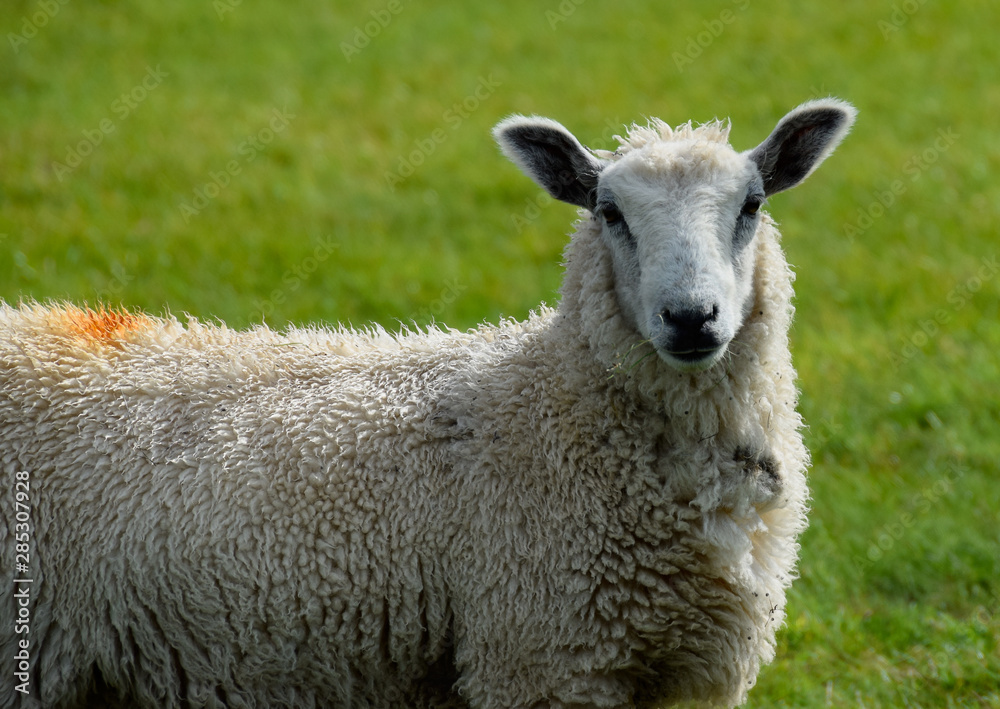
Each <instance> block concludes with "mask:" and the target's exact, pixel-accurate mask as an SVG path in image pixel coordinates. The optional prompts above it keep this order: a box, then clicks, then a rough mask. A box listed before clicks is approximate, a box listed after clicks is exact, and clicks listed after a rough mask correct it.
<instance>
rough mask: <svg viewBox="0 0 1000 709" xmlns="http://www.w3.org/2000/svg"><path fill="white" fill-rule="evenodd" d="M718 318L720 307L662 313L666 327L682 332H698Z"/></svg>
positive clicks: (665, 311)
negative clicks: (670, 326)
mask: <svg viewBox="0 0 1000 709" xmlns="http://www.w3.org/2000/svg"><path fill="white" fill-rule="evenodd" d="M718 317H719V306H718V305H713V306H712V307H711V308H704V309H695V308H689V309H685V310H664V311H663V312H661V313H660V319H661V320H662V321H663V324H664V325H672V326H673V327H675V328H676V329H677V330H678V331H680V332H698V331H699V330H701V328H702V326H703V325H704V324H705V323H708V322H711V321H713V320H715V319H716V318H718Z"/></svg>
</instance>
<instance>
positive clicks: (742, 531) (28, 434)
mask: <svg viewBox="0 0 1000 709" xmlns="http://www.w3.org/2000/svg"><path fill="white" fill-rule="evenodd" d="M686 137H690V136H686ZM600 239H601V234H600V229H599V226H598V224H597V220H596V218H594V217H592V216H591V215H590V214H589V213H587V212H584V213H583V215H582V218H581V220H580V222H579V223H578V226H577V230H576V233H575V234H574V235H573V237H572V240H571V242H570V244H569V245H568V247H567V249H566V254H565V265H566V274H565V280H564V285H563V288H562V298H561V302H560V304H559V306H558V308H557V309H549V308H541V309H540V310H539V311H538V312H536V313H533V314H532V315H531V316H530V317H529V319H528V320H527V321H525V322H513V321H505V322H503V323H501V324H499V325H497V326H485V325H484V326H482V327H480V328H478V329H475V330H472V331H469V332H465V333H460V332H457V331H453V330H449V331H443V330H430V331H426V332H421V331H405V332H403V333H400V334H398V335H390V334H388V333H386V332H385V331H383V330H380V329H373V330H370V331H366V332H357V331H352V330H347V329H337V330H327V329H321V328H315V329H292V330H289V331H287V332H284V333H278V332H274V331H272V330H270V329H268V328H266V327H259V328H256V329H254V330H250V331H247V332H238V331H233V330H230V329H228V328H226V327H224V326H217V325H208V324H204V323H200V322H197V321H195V320H191V321H189V322H188V323H187V324H186V325H182V324H181V323H179V322H178V321H177V320H176V319H174V318H156V317H151V316H147V315H141V314H131V313H127V312H124V311H108V310H103V309H99V310H97V311H92V310H84V309H80V308H75V307H72V306H68V305H51V306H45V305H39V304H35V303H28V304H23V305H21V306H19V307H11V306H8V305H5V304H0V475H2V479H3V481H4V483H5V486H6V489H13V488H14V485H13V481H14V479H15V475H16V474H17V473H19V472H27V473H28V474H29V475H30V480H31V524H32V537H31V558H32V564H33V565H34V567H33V572H34V585H33V586H32V599H31V606H30V612H31V618H32V626H31V636H30V642H31V646H30V647H31V658H30V665H31V668H30V676H31V683H32V688H33V692H34V694H33V698H35V699H37V700H39V701H40V702H41V704H42V705H43V706H53V707H77V706H87V705H88V703H90V704H92V705H97V703H98V702H101V703H103V705H106V706H113V705H115V703H116V702H120V703H121V704H122V705H129V706H139V707H182V706H185V707H189V706H190V707H223V706H228V707H297V708H300V707H321V706H323V707H400V706H408V707H420V706H424V707H432V706H435V707H437V706H440V707H466V706H468V707H528V706H535V705H536V704H537V705H541V703H543V702H544V703H546V704H545V705H546V706H589V707H622V706H636V707H651V706H654V705H656V706H659V705H661V704H662V703H665V702H670V701H678V700H685V699H696V700H701V701H708V702H713V703H720V704H727V705H732V704H737V703H739V702H741V701H743V699H744V698H745V697H746V693H747V691H748V690H749V688H750V687H751V686H752V685H753V683H754V681H755V678H756V676H757V673H758V670H759V668H760V665H761V664H762V663H766V662H768V661H770V660H771V659H772V657H773V654H774V645H775V641H774V634H775V630H776V629H777V628H778V627H779V626H780V625H781V623H782V621H783V612H784V604H785V596H784V593H785V589H786V588H787V587H788V586H789V584H790V582H791V580H792V577H793V575H794V567H795V561H796V556H797V551H798V547H797V542H796V538H797V536H798V534H799V533H800V532H801V531H802V529H803V528H804V526H805V513H806V501H807V492H806V485H805V475H804V471H805V469H806V465H807V459H808V455H807V452H806V450H805V448H804V446H803V444H802V439H801V436H800V433H799V429H800V427H801V421H800V418H799V416H798V414H797V413H796V411H795V406H796V399H797V392H796V389H795V385H794V380H795V373H794V370H793V369H792V366H791V362H790V355H789V352H788V342H787V331H788V326H789V322H790V318H791V315H792V307H791V304H790V300H791V295H792V288H791V281H792V274H791V272H790V270H789V269H788V267H787V265H786V262H785V259H784V257H783V254H782V253H781V249H780V246H779V243H778V233H777V230H776V229H775V227H774V225H773V223H772V222H771V220H770V219H769V218H768V217H767V216H766V215H765V216H764V217H763V219H762V221H761V224H760V227H759V228H758V231H757V235H756V238H755V241H754V243H753V247H752V248H754V249H755V253H756V256H755V272H754V282H753V287H754V302H753V309H752V311H751V313H750V315H749V317H748V319H747V321H746V322H745V323H744V324H743V326H742V328H741V329H740V330H739V332H738V333H737V335H736V337H735V339H734V340H733V341H732V342H731V343H730V347H729V351H728V353H727V354H726V356H725V358H724V359H723V360H722V361H721V362H720V363H718V364H717V365H715V366H713V367H711V368H709V369H707V370H704V371H697V372H680V371H678V370H676V369H673V368H671V367H668V366H666V365H665V364H664V363H663V361H662V360H661V359H660V358H659V357H657V356H655V355H654V356H644V355H646V354H648V351H647V350H648V346H647V345H646V344H645V343H643V342H641V341H640V340H639V337H638V335H637V333H636V332H635V330H634V328H633V327H631V326H630V325H629V324H628V323H627V322H626V320H625V318H624V317H623V315H622V313H621V309H620V307H619V303H618V300H617V298H618V296H617V295H616V292H615V285H614V273H613V264H612V260H611V256H610V254H609V252H608V250H607V249H606V248H605V247H603V246H602V244H601V241H600ZM8 509H9V508H8V507H5V508H4V510H5V511H4V516H3V523H2V524H0V545H2V546H4V547H5V548H10V546H11V544H12V541H11V540H12V539H13V536H14V534H15V526H14V519H13V517H12V516H10V515H9V514H8V512H7V510H8ZM10 564H11V557H10V555H9V554H5V555H3V556H2V557H0V571H2V575H3V578H4V579H8V580H9V579H11V578H13V576H14V571H13V569H12V567H11V566H10ZM12 592H13V591H12V585H11V584H10V583H5V584H4V585H3V590H2V591H0V596H2V597H3V598H2V603H0V628H3V630H2V631H0V633H2V634H0V670H2V672H3V674H4V676H5V677H9V676H11V674H12V673H13V671H14V668H13V667H12V665H11V663H12V662H13V660H12V659H11V658H13V656H14V654H15V649H16V643H17V641H18V639H19V638H18V637H17V636H14V635H12V634H11V633H10V628H12V627H13V621H14V618H13V615H12V614H13V613H14V612H15V604H14V601H13V598H12V597H11V594H12ZM18 698H19V697H18V695H17V694H16V693H15V690H14V689H12V688H11V686H10V685H9V684H7V683H5V684H4V685H3V687H2V689H0V705H3V706H12V705H15V704H16V701H17V699H18Z"/></svg>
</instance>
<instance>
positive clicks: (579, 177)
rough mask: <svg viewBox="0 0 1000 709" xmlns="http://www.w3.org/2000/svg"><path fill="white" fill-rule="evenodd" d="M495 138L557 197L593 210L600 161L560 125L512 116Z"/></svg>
mask: <svg viewBox="0 0 1000 709" xmlns="http://www.w3.org/2000/svg"><path fill="white" fill-rule="evenodd" d="M493 137H494V138H495V139H496V141H497V143H499V144H500V149H501V150H503V153H504V155H506V156H507V157H508V158H510V160H511V162H513V163H514V164H515V165H517V166H518V167H519V168H521V170H522V171H523V172H524V173H525V174H527V175H528V177H530V178H531V179H533V180H534V181H535V182H537V183H538V184H539V185H541V186H542V187H544V188H545V190H546V191H547V192H548V193H549V194H550V195H552V196H553V197H555V198H556V199H558V200H561V201H563V202H569V203H570V204H575V205H576V206H578V207H584V208H585V209H590V210H593V209H594V202H595V190H596V189H597V177H598V175H599V174H600V172H601V168H602V167H603V165H602V163H601V161H599V160H598V159H597V158H595V157H594V156H593V155H591V154H590V153H589V152H587V149H586V148H584V147H583V146H582V145H580V141H578V140H577V139H576V138H574V137H573V134H572V133H570V132H569V131H568V130H566V129H565V128H563V127H562V126H561V125H559V124H558V123H556V122H555V121H553V120H550V119H548V118H540V117H537V116H534V117H530V118H529V117H527V116H511V117H510V118H507V119H505V120H503V121H501V122H500V123H498V124H497V126H496V128H494V129H493Z"/></svg>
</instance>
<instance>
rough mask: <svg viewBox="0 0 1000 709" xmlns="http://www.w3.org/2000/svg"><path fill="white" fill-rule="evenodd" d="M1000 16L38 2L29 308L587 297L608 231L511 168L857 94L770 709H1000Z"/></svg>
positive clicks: (806, 371) (10, 75)
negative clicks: (596, 242) (591, 259)
mask: <svg viewBox="0 0 1000 709" xmlns="http://www.w3.org/2000/svg"><path fill="white" fill-rule="evenodd" d="M998 27H1000V7H998V6H997V5H996V4H995V3H991V2H987V1H986V0H980V1H978V2H975V1H969V2H964V3H954V4H949V3H940V2H934V1H931V0H903V1H899V0H896V1H895V2H883V1H875V2H872V1H869V0H864V1H862V0H847V1H845V2H842V3H838V4H835V5H831V4H828V3H815V2H808V3H801V2H791V1H786V2H767V3H764V2H753V1H752V0H708V1H706V2H700V3H693V2H689V3H671V4H666V3H652V2H645V3H635V4H633V5H629V6H627V7H626V6H621V5H618V4H609V3H598V2H593V1H590V2H584V0H561V1H557V0H552V2H550V3H546V2H527V1H519V2H513V1H512V2H499V3H468V4H457V3H455V4H447V5H446V4H443V3H442V4H433V5H427V4H424V3H417V2H411V1H409V0H370V1H365V2H352V3H329V2H325V3H315V2H304V1H302V0H292V1H289V2H284V3H276V2H269V3H265V2H254V1H252V0H213V1H209V0H201V1H200V2H195V1H194V0H178V1H177V2H173V3H159V2H153V1H152V0H130V1H127V2H125V1H123V2H112V1H111V0H105V1H104V2H98V1H96V0H95V1H94V2H65V4H60V1H59V0H33V1H23V0H6V1H5V3H4V11H3V13H2V19H0V29H2V31H3V36H4V38H5V40H6V41H5V42H4V43H2V44H0V126H2V129H0V297H2V298H3V299H5V300H7V301H8V302H17V301H18V300H20V299H22V298H33V299H39V300H50V299H55V300H63V299H65V300H71V301H76V302H88V303H91V304H93V303H96V302H98V301H101V302H107V303H111V304H122V305H125V306H127V307H129V308H138V309H143V310H146V311H149V312H152V313H162V312H165V311H170V312H173V313H176V314H182V313H190V314H192V315H195V316H197V317H199V318H203V319H215V318H219V319H222V320H225V321H226V322H227V323H229V324H230V325H233V326H237V327H246V326H249V325H250V324H252V323H259V322H261V320H266V322H267V323H268V324H270V325H272V326H276V327H282V326H284V325H286V324H287V323H289V322H296V323H299V322H331V323H332V322H343V323H350V324H354V325H362V324H365V323H367V322H369V321H377V322H380V323H382V324H384V325H385V326H387V327H389V328H390V329H392V328H395V327H397V326H398V323H399V322H400V321H402V322H410V321H413V320H416V321H417V322H420V323H422V324H426V323H427V322H430V321H431V320H432V319H433V320H436V321H438V322H444V323H447V324H449V325H452V326H455V327H460V328H466V327H470V326H473V325H475V324H476V323H478V322H481V321H483V320H495V319H496V318H497V317H499V316H500V315H506V316H514V317H518V318H521V317H524V316H525V315H526V314H527V313H528V311H529V309H531V308H533V307H535V306H536V305H537V304H538V303H539V302H540V301H547V302H549V303H553V302H555V301H556V300H557V293H556V291H557V289H558V285H559V281H560V275H561V274H560V267H559V260H560V254H561V250H562V248H563V245H564V243H565V241H566V234H567V233H568V232H569V230H570V224H571V221H572V220H573V218H574V210H573V208H572V207H569V206H567V205H562V204H557V203H554V202H552V201H551V200H548V199H545V198H543V197H542V196H541V195H540V192H539V190H538V189H537V188H536V187H535V186H533V185H532V184H531V183H530V182H529V180H528V179H527V178H525V177H523V176H522V175H520V174H519V173H518V172H517V170H516V169H515V168H514V167H513V166H512V165H510V164H508V163H507V162H506V161H505V160H504V159H503V158H502V157H501V156H500V155H499V152H498V151H497V150H496V149H495V147H494V146H493V144H492V141H491V139H490V136H489V129H490V127H491V126H492V125H493V124H494V123H496V122H497V121H498V120H499V119H500V118H502V117H503V116H505V115H507V114H509V113H511V112H515V111H516V112H522V113H538V114H542V115H546V116H550V117H553V118H555V119H557V120H559V121H561V122H563V123H564V124H565V125H566V126H567V127H569V128H570V129H571V130H572V131H574V132H575V133H576V135H577V136H578V137H579V138H580V139H581V140H582V141H583V142H584V143H585V144H587V145H589V146H590V147H595V148H596V147H609V146H611V145H612V144H613V141H612V135H613V134H614V133H616V132H621V131H622V130H623V126H624V124H626V123H631V122H633V121H640V122H641V121H644V120H645V118H646V117H648V116H658V117H660V118H663V119H664V120H666V121H668V122H670V123H673V124H677V123H681V122H684V121H686V120H688V119H694V120H695V121H699V122H701V121H706V120H709V119H711V118H714V117H731V118H732V120H733V126H734V127H733V131H732V142H733V144H734V146H735V147H737V148H738V149H745V148H750V147H753V146H754V145H756V144H757V143H758V142H759V141H760V140H762V139H763V138H764V137H765V136H766V135H767V134H768V133H769V132H770V130H771V128H772V127H773V125H774V124H775V122H776V121H777V120H778V119H779V118H780V117H781V116H782V115H784V113H785V112H786V111H788V110H789V109H791V108H792V107H794V106H796V105H797V104H799V103H800V102H802V101H804V100H806V99H809V98H812V97H817V96H826V95H836V96H840V97H843V98H846V99H848V100H850V101H852V102H853V103H855V104H856V105H857V106H858V108H859V109H860V111H861V114H860V118H859V122H858V124H857V126H856V128H855V130H854V132H853V134H852V135H851V136H850V137H849V138H848V139H847V141H846V142H845V143H844V144H843V145H842V146H841V148H840V150H839V151H838V152H837V153H836V154H835V155H834V156H833V157H832V158H831V159H830V160H829V161H828V162H827V163H826V164H824V166H823V167H822V168H821V169H820V170H819V172H817V173H816V174H815V175H814V176H812V177H811V178H810V179H809V180H808V181H807V182H806V183H805V184H804V185H802V186H800V187H799V188H797V189H796V190H794V191H792V192H790V193H787V194H782V195H779V196H777V197H775V198H773V199H772V200H771V202H770V205H769V210H770V211H771V213H772V214H773V215H774V216H775V217H776V218H777V219H778V221H779V222H780V223H781V224H782V231H783V233H784V235H785V248H786V251H787V253H788V255H789V260H790V261H791V262H792V264H793V265H794V266H795V268H796V270H797V272H798V274H799V278H798V281H797V291H798V297H797V308H798V310H797V318H796V323H795V327H794V332H793V347H794V353H795V359H796V363H797V366H798V368H799V372H800V375H801V388H802V391H803V396H802V410H803V413H804V415H805V417H806V420H807V421H808V422H809V423H810V425H811V427H810V429H809V431H808V433H807V440H808V443H809V446H810V449H811V450H812V453H813V457H814V467H813V469H812V472H811V478H810V479H811V487H812V491H813V498H814V499H813V514H812V521H811V527H810V529H809V531H808V532H807V533H806V535H805V536H804V538H803V543H802V547H803V549H802V563H801V578H800V580H799V581H798V582H797V584H796V585H795V586H794V588H793V590H792V593H791V596H790V600H789V607H788V623H787V627H786V629H785V630H784V631H783V632H782V633H781V634H780V642H781V647H780V648H779V653H778V659H777V660H776V661H775V663H774V664H772V665H771V666H770V667H768V668H766V669H765V670H764V671H763V673H762V675H761V679H760V683H759V685H758V686H757V688H755V689H754V690H753V692H752V693H751V698H750V701H749V706H751V707H819V706H834V707H840V706H845V707H846V706H850V707H855V706H857V707H987V706H988V707H997V706H1000V689H998V686H1000V659H998V652H1000V648H998V636H1000V551H998V550H1000V521H998V515H1000V481H998V472H1000V471H998V468H1000V462H998V461H1000V435H998V428H1000V427H998V422H1000V354H998V353H1000V278H998V271H1000V266H998V263H997V260H998V258H1000V238H998V235H997V231H998V229H997V224H998V223H1000V179H998V178H997V175H998V174H1000V127H998V125H997V120H996V119H997V116H1000V75H998V67H1000V50H998V45H997V43H996V38H995V34H996V30H997V29H998Z"/></svg>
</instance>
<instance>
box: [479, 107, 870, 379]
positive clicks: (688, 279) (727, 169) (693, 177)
mask: <svg viewBox="0 0 1000 709" xmlns="http://www.w3.org/2000/svg"><path fill="white" fill-rule="evenodd" d="M855 113H856V112H855V110H854V108H853V107H852V106H850V105H849V104H846V103H844V102H842V101H838V100H835V99H826V100H819V101H810V102H808V103H805V104H803V105H801V106H799V107H798V108H796V109H795V110H793V111H792V112H791V113H789V114H788V115H786V116H785V117H784V118H782V119H781V121H779V123H778V125H777V127H775V129H774V131H773V132H772V133H771V135H770V136H768V138H767V139H766V140H765V141H764V142H763V143H761V144H760V145H759V146H757V147H756V148H754V149H753V150H748V151H746V152H742V153H739V152H736V151H735V150H734V149H733V148H732V147H730V145H729V143H728V128H727V126H726V125H725V124H721V123H719V122H713V123H710V124H707V125H704V126H700V127H698V128H692V127H691V126H690V124H688V125H685V126H681V127H680V128H678V129H676V130H672V129H671V128H670V127H668V126H667V125H666V124H664V123H661V122H658V121H654V122H653V123H652V124H651V125H650V126H649V127H645V128H638V127H636V128H633V130H632V131H631V133H630V134H629V136H628V138H626V139H621V142H622V146H621V148H620V149H619V150H618V151H617V152H615V153H608V152H603V151H602V152H594V153H592V152H590V151H588V150H587V149H586V148H584V147H583V146H582V145H581V144H580V142H579V141H578V140H577V139H576V138H575V137H573V135H572V134H571V133H570V132H569V131H567V130H566V129H565V128H563V127H562V126H561V125H559V124H558V123H556V122H555V121H552V120H549V119H547V118H538V117H532V118H528V117H524V116H513V117H511V118H508V119H506V120H504V121H503V122H501V123H500V124H499V125H498V126H497V127H496V128H495V129H494V136H495V137H496V139H497V142H498V143H499V144H500V146H501V148H502V149H503V151H504V153H505V154H506V155H507V156H508V157H509V158H510V159H511V160H512V161H513V162H514V163H515V164H517V165H518V166H519V167H520V168H521V169H522V170H523V171H524V172H525V173H527V174H528V175H529V176H530V177H531V178H532V179H534V180H535V181H536V182H537V183H538V184H539V185H541V186H542V187H543V188H545V189H546V190H547V191H548V192H549V194H551V195H552V196H553V197H555V198H556V199H559V200H562V201H564V202H569V203H571V204H575V205H577V206H580V207H583V208H585V209H588V210H590V212H591V214H592V215H593V218H594V219H596V220H598V221H599V223H600V228H601V230H602V238H603V242H604V244H605V245H606V247H607V248H608V249H609V250H610V252H611V254H612V259H613V262H614V273H615V288H616V291H617V293H618V299H619V304H620V307H621V309H622V311H623V314H624V315H625V317H626V318H628V319H629V320H630V322H631V324H632V325H633V326H634V327H635V328H636V330H638V332H639V334H640V335H641V336H642V338H643V339H646V340H649V341H650V342H651V343H652V344H653V346H654V347H655V348H656V351H657V352H658V353H659V355H660V357H661V358H662V359H663V360H664V361H666V362H667V363H668V364H670V365H672V366H673V367H676V368H677V369H680V370H699V369H706V368H708V367H711V366H712V365H713V364H715V363H716V362H717V361H719V359H720V358H721V357H722V356H723V355H724V354H725V352H726V348H727V347H728V345H729V342H730V341H731V340H732V339H733V337H734V336H735V335H736V333H737V332H739V329H740V328H741V327H742V325H743V322H744V321H745V319H746V318H747V316H748V314H749V311H750V309H751V307H752V305H753V297H754V293H753V264H754V248H753V244H754V243H755V239H756V235H757V230H758V228H759V226H760V221H761V214H760V211H759V210H760V207H761V206H762V205H763V203H764V201H765V199H767V197H768V196H770V195H772V194H775V193H777V192H781V191H782V190H786V189H788V188H790V187H794V186H795V185H797V184H798V183H799V182H801V181H802V180H804V179H805V178H806V177H807V176H808V175H809V174H810V173H811V172H812V171H813V169H815V168H816V167H817V166H818V165H819V164H820V163H821V162H822V161H823V160H824V159H825V158H826V157H827V156H828V155H829V154H830V153H831V152H833V150H834V148H835V147H836V146H837V144H838V143H839V142H840V141H841V139H842V138H843V137H844V135H846V133H847V131H848V129H849V128H850V126H851V124H852V123H853V122H854V116H855Z"/></svg>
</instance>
